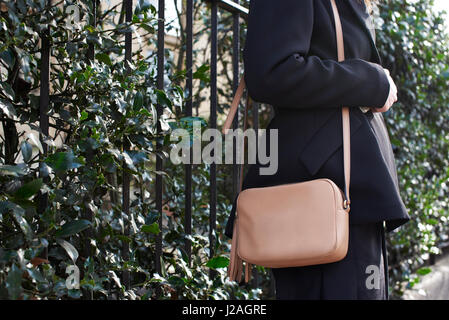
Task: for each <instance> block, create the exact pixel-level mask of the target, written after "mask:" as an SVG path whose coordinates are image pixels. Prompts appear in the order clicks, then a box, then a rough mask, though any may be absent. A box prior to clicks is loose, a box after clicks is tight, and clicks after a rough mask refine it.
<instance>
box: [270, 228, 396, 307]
mask: <svg viewBox="0 0 449 320" xmlns="http://www.w3.org/2000/svg"><path fill="white" fill-rule="evenodd" d="M387 265H388V262H387V254H386V249H385V229H384V225H383V223H382V222H379V223H376V224H359V225H350V226H349V247H348V253H347V255H346V257H345V258H344V259H343V260H340V261H337V262H333V263H328V264H321V265H313V266H305V267H289V268H272V269H271V270H272V273H273V276H274V279H275V285H276V299H282V300H292V299H294V300H388V266H387Z"/></svg>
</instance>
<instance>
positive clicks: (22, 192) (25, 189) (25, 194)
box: [14, 178, 43, 199]
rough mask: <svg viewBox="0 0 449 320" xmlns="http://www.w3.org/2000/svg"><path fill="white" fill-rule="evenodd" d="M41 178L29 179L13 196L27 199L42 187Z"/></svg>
mask: <svg viewBox="0 0 449 320" xmlns="http://www.w3.org/2000/svg"><path fill="white" fill-rule="evenodd" d="M42 183H43V180H42V178H39V179H36V180H33V181H30V182H28V183H25V184H24V185H23V186H21V187H20V188H19V189H18V190H17V191H16V193H14V197H15V198H18V199H29V198H31V197H32V196H34V195H35V194H36V193H38V191H39V190H40V189H41V187H42Z"/></svg>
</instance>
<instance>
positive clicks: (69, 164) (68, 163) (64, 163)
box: [45, 152, 82, 171]
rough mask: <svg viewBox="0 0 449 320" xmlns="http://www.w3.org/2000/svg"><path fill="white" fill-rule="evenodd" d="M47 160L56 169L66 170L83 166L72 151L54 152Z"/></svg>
mask: <svg viewBox="0 0 449 320" xmlns="http://www.w3.org/2000/svg"><path fill="white" fill-rule="evenodd" d="M45 162H46V163H47V164H48V165H49V166H50V167H51V168H52V169H54V170H55V171H66V170H70V169H74V168H79V167H81V166H82V163H81V162H80V161H79V159H78V158H76V157H75V155H74V154H73V153H72V152H57V153H54V154H52V155H50V156H48V157H47V158H46V159H45Z"/></svg>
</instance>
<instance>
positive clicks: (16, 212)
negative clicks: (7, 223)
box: [10, 203, 33, 240]
mask: <svg viewBox="0 0 449 320" xmlns="http://www.w3.org/2000/svg"><path fill="white" fill-rule="evenodd" d="M10 208H11V209H12V215H13V217H14V220H16V222H17V224H18V225H19V227H20V229H21V230H22V232H23V234H24V235H25V237H26V238H27V239H28V240H30V239H32V238H33V231H32V230H31V227H30V225H29V224H28V222H27V221H26V219H25V218H24V214H25V210H24V209H23V208H22V207H20V206H18V205H16V204H14V203H10Z"/></svg>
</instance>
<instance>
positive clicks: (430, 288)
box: [402, 255, 449, 300]
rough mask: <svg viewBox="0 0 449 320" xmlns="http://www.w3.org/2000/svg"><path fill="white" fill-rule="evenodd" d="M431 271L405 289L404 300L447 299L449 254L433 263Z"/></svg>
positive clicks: (448, 292)
mask: <svg viewBox="0 0 449 320" xmlns="http://www.w3.org/2000/svg"><path fill="white" fill-rule="evenodd" d="M430 269H432V272H430V273H428V274H426V275H425V276H421V281H420V282H419V283H417V284H415V285H414V286H413V288H412V289H408V290H406V291H405V293H404V295H403V297H402V298H403V299H404V300H449V255H446V256H445V257H444V258H442V259H441V260H439V261H437V262H436V263H435V264H434V265H432V266H430Z"/></svg>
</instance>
